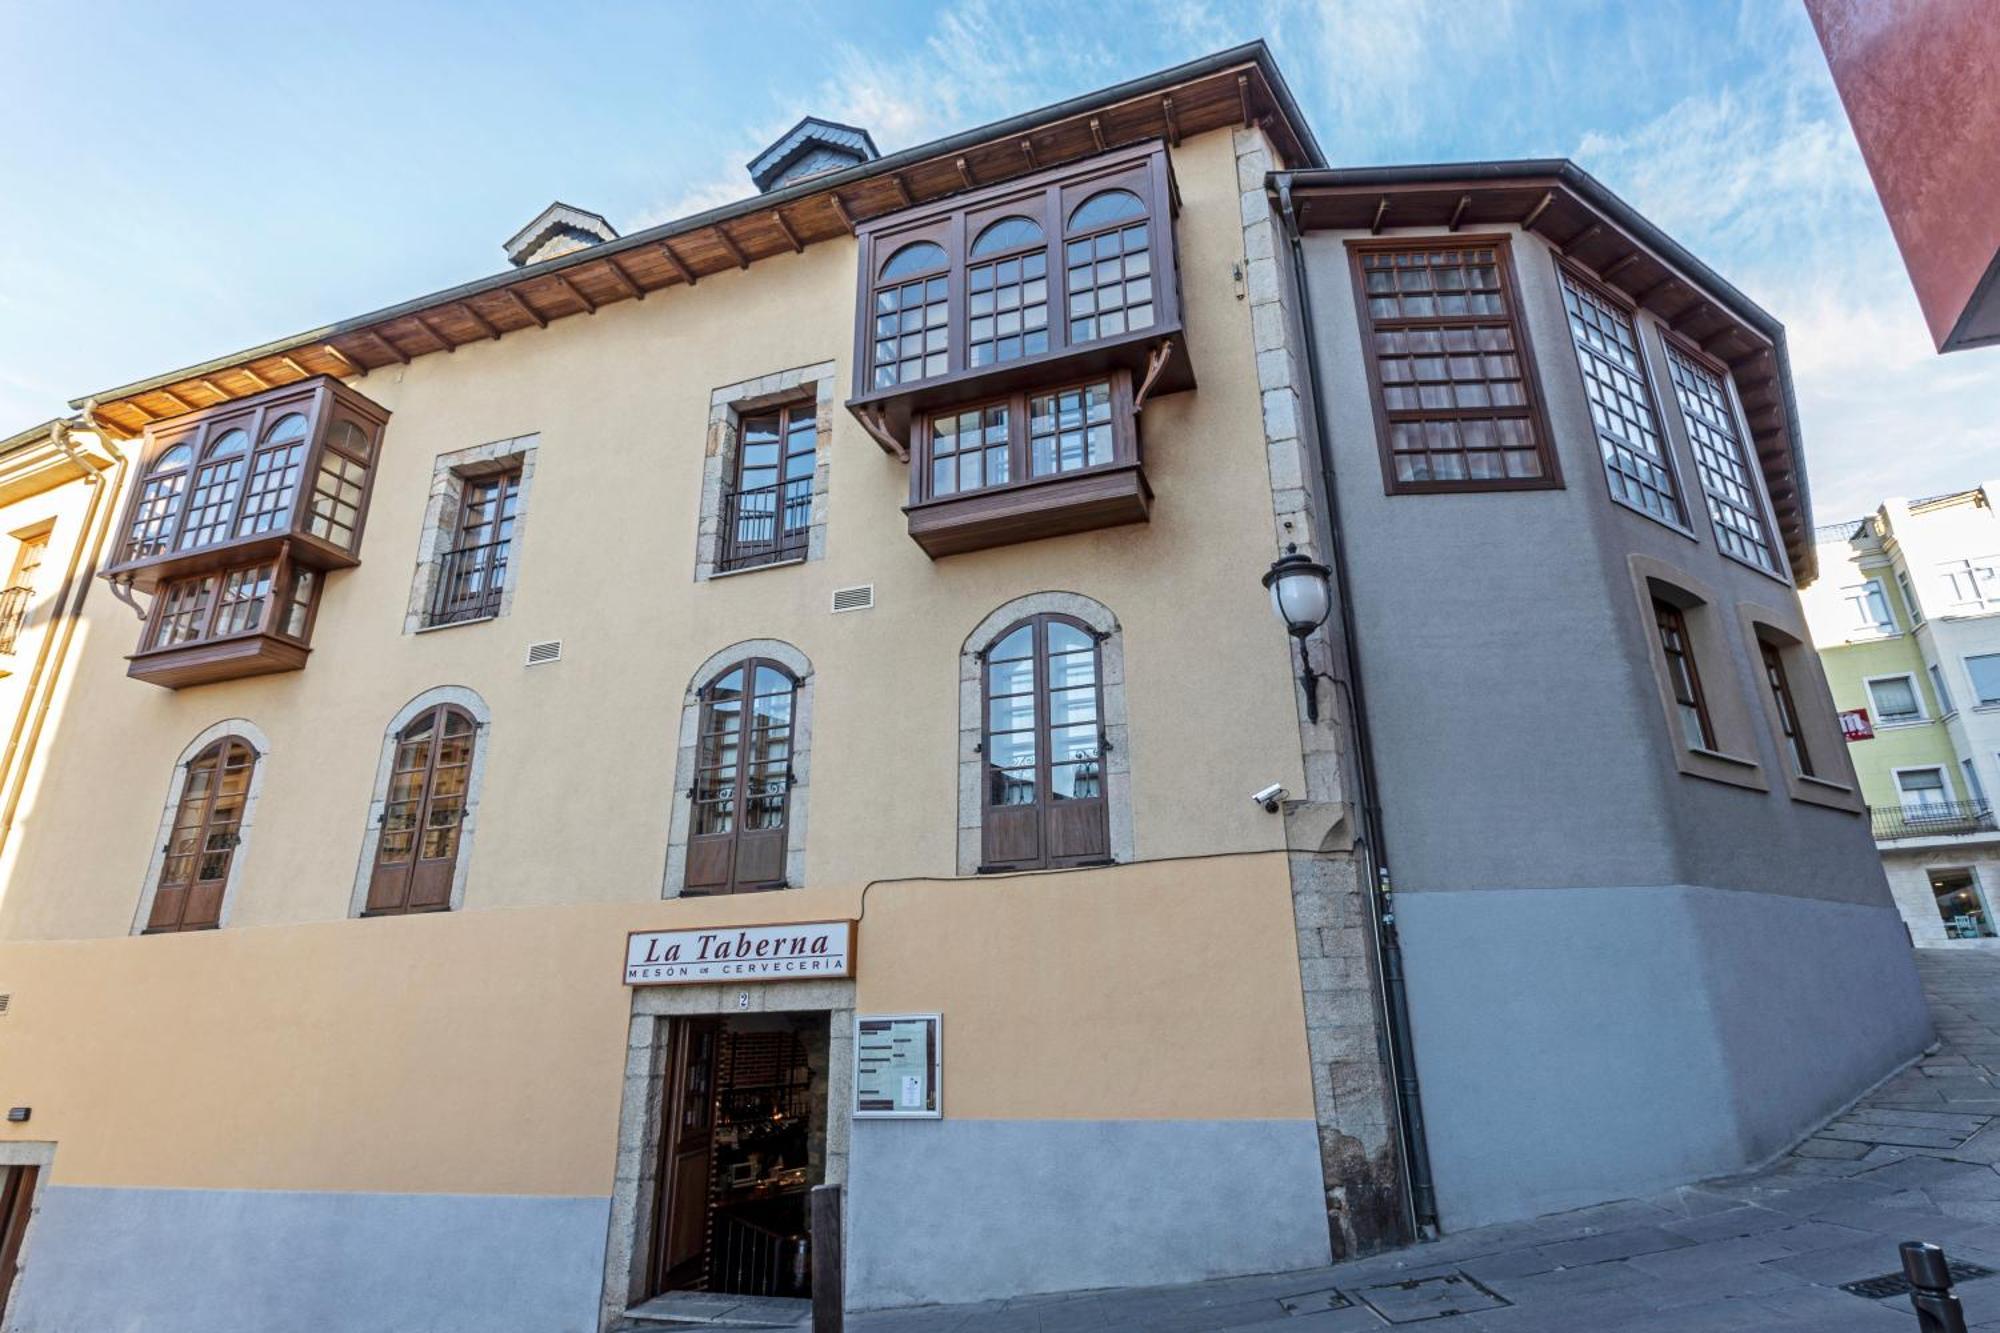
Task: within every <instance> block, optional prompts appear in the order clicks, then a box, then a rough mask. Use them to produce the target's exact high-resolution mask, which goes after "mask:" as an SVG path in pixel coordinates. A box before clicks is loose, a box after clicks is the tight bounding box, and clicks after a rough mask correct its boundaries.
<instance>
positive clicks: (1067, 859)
mask: <svg viewBox="0 0 2000 1333" xmlns="http://www.w3.org/2000/svg"><path fill="white" fill-rule="evenodd" d="M1051 624H1061V625H1067V626H1069V627H1070V628H1072V629H1074V630H1076V631H1078V632H1079V633H1081V634H1083V635H1084V636H1085V637H1087V638H1088V639H1089V640H1090V642H1091V662H1092V684H1093V687H1094V694H1095V707H1096V715H1097V716H1096V721H1097V732H1098V784H1099V790H1098V794H1097V796H1096V797H1094V798H1090V799H1093V800H1094V801H1095V802H1096V805H1097V820H1098V825H1097V828H1098V833H1099V837H1100V840H1101V841H1102V843H1103V850H1102V851H1099V852H1088V853H1078V854H1074V855H1066V856H1054V855H1051V854H1050V851H1049V816H1050V812H1051V811H1052V810H1053V809H1055V803H1054V802H1053V801H1052V800H1051V799H1050V798H1051V790H1050V782H1049V769H1050V762H1049V761H1050V757H1051V756H1050V748H1051V747H1050V741H1049V737H1050V734H1051V732H1052V731H1053V725H1052V723H1051V722H1050V720H1049V693H1050V689H1049V681H1048V655H1049V654H1048V638H1047V635H1048V626H1049V625H1051ZM1023 627H1028V628H1030V629H1031V631H1032V632H1031V634H1030V638H1029V643H1030V649H1029V651H1030V654H1031V661H1032V662H1033V664H1034V671H1033V683H1032V690H1033V699H1034V721H1033V723H1032V726H1031V731H1032V734H1033V736H1034V740H1035V791H1036V798H1035V801H1034V809H1035V810H1036V812H1037V813H1036V822H1037V825H1038V828H1037V845H1038V847H1039V852H1038V854H1037V855H1036V856H1034V857H1029V858H1016V859H1013V860H1006V861H996V860H994V859H993V856H992V851H991V841H990V838H991V836H992V834H991V830H992V818H993V812H994V811H996V810H1015V811H1018V810H1020V809H1022V808H1023V807H1021V806H1007V805H998V806H996V805H994V804H993V801H992V786H991V780H992V772H993V767H992V764H991V762H990V756H991V755H992V753H993V729H992V728H993V711H992V675H991V672H990V660H991V654H992V651H993V649H994V648H996V647H997V646H999V645H1000V644H1002V643H1004V642H1006V641H1007V639H1008V638H1009V637H1010V636H1012V635H1013V634H1014V633H1016V632H1017V631H1019V630H1020V629H1022V628H1023ZM1108 637H1109V636H1108V635H1106V634H1102V633H1100V632H1099V631H1097V630H1095V629H1092V628H1091V627H1090V625H1089V624H1087V623H1086V622H1085V621H1083V620H1081V619H1079V618H1078V617H1076V616H1073V615H1070V614H1068V613H1066V612H1061V611H1039V612H1035V613H1033V614H1031V615H1026V616H1023V617H1021V618H1020V619H1019V620H1015V621H1013V622H1011V623H1009V624H1008V625H1007V626H1006V627H1004V628H1003V629H1001V630H1000V632H999V633H997V634H995V635H994V636H993V637H992V639H991V640H990V641H989V642H988V643H987V645H986V646H985V647H984V648H982V649H980V650H979V652H978V653H977V654H976V658H975V661H976V665H977V667H978V671H979V751H978V752H979V754H980V756H981V761H980V765H979V825H980V860H979V866H978V873H980V874H993V873H1003V872H1008V871H1020V870H1060V869H1074V868H1077V867H1081V866H1099V865H1112V864H1115V858H1114V857H1113V855H1112V842H1111V791H1110V787H1111V782H1110V771H1111V766H1110V719H1109V717H1108V716H1107V714H1106V711H1105V697H1104V643H1105V640H1106V639H1107V638H1108Z"/></svg>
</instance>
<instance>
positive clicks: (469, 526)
mask: <svg viewBox="0 0 2000 1333" xmlns="http://www.w3.org/2000/svg"><path fill="white" fill-rule="evenodd" d="M520 503H521V470H520V469H519V468H510V469H508V470H507V471H505V472H497V473H492V474H489V475H486V476H480V477H467V478H465V480H464V490H463V491H462V493H461V494H460V496H459V509H458V528H457V531H456V532H455V533H454V534H453V537H452V545H451V549H450V550H449V551H447V552H445V554H444V558H443V559H442V560H441V561H440V562H439V564H438V575H437V585H436V591H435V592H434V593H433V596H432V601H431V611H430V616H429V618H428V623H429V624H432V625H450V624H455V623H457V622H459V621H463V620H483V619H485V618H486V617H488V616H493V615H498V614H499V611H500V597H501V594H502V593H503V592H505V591H506V587H507V565H508V557H509V556H510V554H511V553H512V550H513V545H514V520H515V517H516V515H517V513H518V512H519V509H520Z"/></svg>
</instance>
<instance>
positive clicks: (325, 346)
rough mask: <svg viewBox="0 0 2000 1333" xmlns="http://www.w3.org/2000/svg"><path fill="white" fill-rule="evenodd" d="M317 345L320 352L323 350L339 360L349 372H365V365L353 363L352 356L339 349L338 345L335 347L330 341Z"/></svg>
mask: <svg viewBox="0 0 2000 1333" xmlns="http://www.w3.org/2000/svg"><path fill="white" fill-rule="evenodd" d="M319 346H320V350H321V351H322V352H325V353H326V354H327V355H328V356H330V357H332V358H333V359H334V360H336V361H338V362H340V364H341V365H343V366H346V367H347V369H348V372H349V373H350V374H366V373H367V367H365V366H360V365H357V364H355V361H354V358H353V357H350V356H348V355H347V354H346V353H345V352H343V351H341V350H340V349H339V348H338V347H335V346H334V345H333V344H332V343H321V344H320V345H319Z"/></svg>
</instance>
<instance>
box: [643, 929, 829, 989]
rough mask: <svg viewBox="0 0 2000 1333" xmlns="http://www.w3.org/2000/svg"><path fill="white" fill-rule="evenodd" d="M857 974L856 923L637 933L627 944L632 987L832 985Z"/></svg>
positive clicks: (644, 931) (646, 931)
mask: <svg viewBox="0 0 2000 1333" xmlns="http://www.w3.org/2000/svg"><path fill="white" fill-rule="evenodd" d="M853 975H854V923H853V922H852V921H799V922H794V923H792V924H789V925H783V926H708V927H704V928H702V929H700V930H635V931H633V932H632V934H631V935H630V936H628V937H627V938H626V940H625V984H626V985H628V986H687V985H696V984H699V983H702V982H710V981H827V980H831V979H834V978H839V977H851V976H853Z"/></svg>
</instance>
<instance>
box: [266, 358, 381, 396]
mask: <svg viewBox="0 0 2000 1333" xmlns="http://www.w3.org/2000/svg"><path fill="white" fill-rule="evenodd" d="M403 363H404V364H405V365H408V364H409V358H408V357H404V358H403ZM236 370H237V373H238V374H240V375H242V376H243V378H244V379H246V380H249V381H250V382H251V383H252V384H254V385H256V386H257V387H258V388H259V389H268V388H270V387H271V381H269V380H267V379H265V378H264V377H263V376H262V375H259V374H258V373H257V372H256V371H254V370H252V369H251V368H250V367H249V366H238V367H236Z"/></svg>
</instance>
